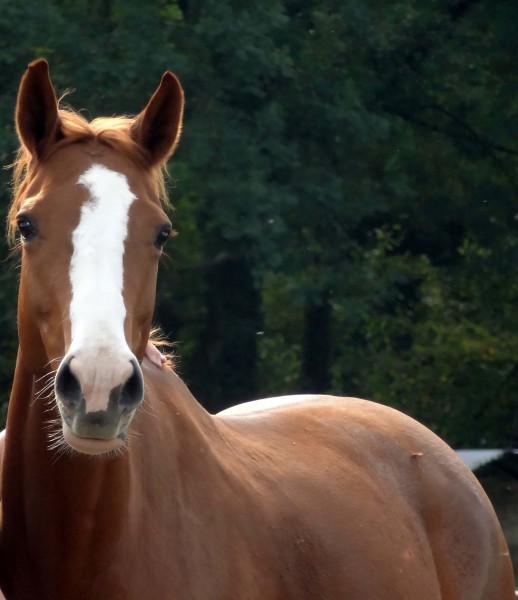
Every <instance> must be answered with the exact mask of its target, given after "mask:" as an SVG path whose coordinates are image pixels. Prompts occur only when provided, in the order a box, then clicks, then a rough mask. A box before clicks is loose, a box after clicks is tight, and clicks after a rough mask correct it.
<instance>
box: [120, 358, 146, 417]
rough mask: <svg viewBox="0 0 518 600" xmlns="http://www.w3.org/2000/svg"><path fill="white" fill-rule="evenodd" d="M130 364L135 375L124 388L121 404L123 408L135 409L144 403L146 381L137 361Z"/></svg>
mask: <svg viewBox="0 0 518 600" xmlns="http://www.w3.org/2000/svg"><path fill="white" fill-rule="evenodd" d="M130 362H131V365H132V367H133V373H132V375H131V377H130V378H129V379H128V380H127V381H126V383H124V385H123V386H122V389H121V391H120V400H119V402H120V405H121V406H122V407H124V408H128V409H133V408H135V407H136V406H137V405H138V404H140V402H142V398H143V396H144V381H143V379H142V372H141V370H140V367H139V366H138V363H137V361H136V360H134V359H132V360H131V361H130Z"/></svg>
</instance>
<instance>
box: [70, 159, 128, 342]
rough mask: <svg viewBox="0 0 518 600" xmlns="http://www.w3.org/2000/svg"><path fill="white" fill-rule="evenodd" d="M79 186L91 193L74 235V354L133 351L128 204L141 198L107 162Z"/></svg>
mask: <svg viewBox="0 0 518 600" xmlns="http://www.w3.org/2000/svg"><path fill="white" fill-rule="evenodd" d="M78 184H79V185H83V186H84V187H86V189H87V190H88V193H89V196H90V197H89V199H88V200H86V201H85V202H84V204H83V206H82V207H81V216H80V220H79V224H78V226H77V227H76V229H75V230H74V232H73V233H72V244H73V254H72V258H71V262H70V282H71V285H72V301H71V304H70V321H71V335H72V342H71V347H70V350H69V352H70V353H71V354H72V353H74V351H75V350H76V349H78V348H81V349H90V350H93V349H100V348H104V349H106V348H110V347H111V348H113V347H114V346H115V347H118V348H120V349H122V348H124V349H127V350H129V348H128V346H127V344H126V340H125V336H124V319H125V316H126V309H125V307H124V299H123V296H122V289H123V279H124V276H123V257H124V242H125V239H126V236H127V233H128V213H129V208H130V206H131V204H132V202H133V201H134V200H135V199H136V198H135V196H134V194H133V193H132V191H131V190H130V188H129V185H128V180H127V179H126V177H125V176H124V175H122V174H121V173H117V172H115V171H110V170H109V169H107V168H106V167H103V166H102V165H94V166H92V167H91V168H90V169H88V171H86V172H85V173H84V174H83V175H81V177H80V178H79V180H78Z"/></svg>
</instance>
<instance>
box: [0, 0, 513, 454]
mask: <svg viewBox="0 0 518 600" xmlns="http://www.w3.org/2000/svg"><path fill="white" fill-rule="evenodd" d="M0 9H1V13H0V14H2V20H1V22H0V130H1V132H2V135H1V136H0V162H1V163H2V164H3V165H7V164H9V163H10V162H12V160H13V156H14V151H15V149H16V140H15V135H14V128H13V121H12V114H13V109H14V104H15V99H16V92H17V88H18V83H19V80H20V77H21V75H22V73H23V72H24V70H25V67H26V64H27V63H28V62H30V61H31V60H33V59H34V58H36V57H39V56H43V57H46V58H47V59H48V60H49V62H50V65H51V73H52V77H53V80H54V83H55V85H56V88H57V90H58V93H60V94H62V93H64V92H65V91H67V90H68V89H69V88H70V86H74V92H73V93H72V94H70V95H68V96H67V97H66V98H65V100H64V102H66V103H70V104H71V105H72V106H74V107H75V108H76V109H81V108H83V107H86V109H87V111H88V112H87V114H89V115H91V116H92V117H95V116H98V115H106V114H122V113H125V114H135V113H136V112H138V111H139V110H140V109H141V108H142V107H143V104H144V103H145V101H146V99H147V97H148V96H149V94H150V93H151V92H152V91H153V90H154V89H155V87H156V85H157V84H158V81H159V78H160V75H161V73H162V72H163V71H164V70H166V69H170V70H173V71H175V72H176V73H177V74H178V75H179V77H180V78H181V80H182V83H183V85H184V87H185V91H186V97H187V107H186V120H185V126H184V134H183V137H182V142H181V144H180V148H179V150H178V151H177V153H176V155H175V157H174V158H173V160H172V161H171V173H172V179H171V181H170V195H171V198H172V200H173V203H174V205H175V212H174V214H173V220H174V224H175V228H176V229H177V231H178V236H177V237H176V238H175V239H174V240H173V241H171V242H170V245H169V246H168V254H169V257H168V258H166V259H165V260H164V262H163V268H162V272H161V274H160V279H159V286H158V298H157V310H156V319H157V322H158V323H159V324H160V325H161V326H162V327H163V329H164V330H165V332H166V334H168V336H169V337H170V339H172V340H175V341H176V342H178V346H177V353H178V354H179V356H180V357H181V360H180V364H179V371H180V374H181V375H182V377H184V378H185V379H186V381H187V382H188V384H189V385H190V387H191V389H192V390H193V392H194V393H195V395H197V396H198V398H199V399H200V400H201V401H202V402H203V403H204V404H205V406H206V407H207V408H208V409H209V410H211V411H217V410H220V409H223V408H225V407H226V406H229V405H231V404H233V403H236V402H240V401H244V400H251V399H254V398H257V397H261V396H264V395H272V394H284V393H292V392H303V391H309V392H332V393H339V394H344V395H359V396H362V397H370V398H373V399H375V400H378V401H380V402H382V403H385V404H389V405H392V406H395V407H397V408H400V409H402V410H403V411H405V412H407V413H409V414H411V415H412V416H415V417H417V418H418V419H420V420H421V421H423V422H424V423H425V424H427V425H428V426H429V427H431V428H432V429H434V430H435V431H436V432H437V433H439V434H440V435H441V436H443V437H444V438H445V439H446V440H447V441H448V442H449V443H451V444H453V445H454V446H457V447H461V446H500V447H505V446H508V445H510V444H512V443H516V437H517V435H518V311H517V310H516V307H517V306H518V276H517V275H518V171H517V166H518V147H517V146H516V139H517V135H516V134H517V131H516V128H517V122H518V120H517V117H518V103H517V97H518V96H517V93H516V92H517V90H518V85H517V84H518V81H517V78H518V73H517V71H516V68H515V65H516V63H515V60H516V56H517V55H518V37H517V36H516V30H515V24H516V22H518V5H517V4H515V3H512V2H505V1H496V2H492V3H488V2H481V1H477V0H456V1H455V0H449V1H446V0H439V1H437V2H433V3H430V2H427V3H423V2H416V1H415V0H414V1H411V0H398V1H396V0H394V1H388V2H385V3H383V4H380V3H379V2H374V1H373V0H362V2H358V1H357V0H355V1H352V0H340V1H339V2H337V1H335V0H319V2H316V1H315V0H262V1H261V2H258V3H243V2H237V1H235V0H218V1H215V0H204V1H201V0H178V1H173V0H160V1H158V0H147V1H146V2H143V1H140V0H135V1H134V2H127V1H122V0H54V1H53V2H51V1H49V0H37V1H36V0H25V2H24V3H13V2H7V0H0ZM0 177H1V184H2V188H1V190H2V210H3V212H4V213H5V212H6V210H7V206H8V203H9V199H10V190H9V173H8V172H7V171H3V172H2V173H1V175H0ZM4 255H5V257H7V256H8V249H7V247H5V250H4ZM16 260H17V257H15V256H14V257H12V258H9V259H6V260H5V261H4V263H3V269H1V270H0V323H1V332H2V333H1V336H0V352H1V354H0V356H1V360H0V385H1V394H2V395H1V399H2V402H3V403H4V406H5V403H6V402H7V399H8V394H9V389H10V383H11V377H12V369H13V365H14V361H15V357H16V332H15V327H16V323H15V322H16Z"/></svg>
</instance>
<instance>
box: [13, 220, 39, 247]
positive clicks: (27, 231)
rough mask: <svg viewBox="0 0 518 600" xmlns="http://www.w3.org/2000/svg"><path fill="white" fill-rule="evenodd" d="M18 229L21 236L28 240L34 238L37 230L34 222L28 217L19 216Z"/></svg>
mask: <svg viewBox="0 0 518 600" xmlns="http://www.w3.org/2000/svg"><path fill="white" fill-rule="evenodd" d="M17 225H18V231H19V233H20V235H21V237H22V238H23V239H24V240H25V241H27V240H30V239H31V238H33V237H34V236H35V235H36V233H37V231H36V227H35V226H34V224H33V223H32V222H31V221H30V219H29V218H28V217H19V218H18V221H17Z"/></svg>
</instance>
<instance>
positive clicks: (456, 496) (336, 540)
mask: <svg viewBox="0 0 518 600" xmlns="http://www.w3.org/2000/svg"><path fill="white" fill-rule="evenodd" d="M182 110H183V92H182V88H181V86H180V84H179V82H178V80H177V79H176V77H175V76H174V75H172V74H171V73H165V74H164V76H163V78H162V81H161V83H160V86H159V87H158V89H157V91H156V92H155V94H154V95H153V96H152V98H151V99H150V101H149V103H148V104H147V106H146V108H145V109H144V110H143V111H142V112H141V113H140V114H139V115H138V116H137V117H136V118H135V119H129V118H124V119H122V118H121V119H97V120H94V121H93V122H91V123H88V122H87V121H86V120H85V119H83V118H82V117H80V116H79V115H77V114H75V113H73V112H71V111H64V110H61V109H60V108H59V107H58V103H57V101H56V96H55V92H54V89H53V87H52V84H51V82H50V79H49V75H48V67H47V63H46V62H44V61H42V60H40V61H37V62H35V63H33V64H31V65H30V66H29V69H28V71H27V72H26V74H25V76H24V77H23V79H22V82H21V86H20V92H19V96H18V104H17V109H16V124H17V131H18V134H19V138H20V141H21V144H22V148H21V152H20V155H19V159H18V162H17V165H16V189H15V197H14V201H13V205H12V208H11V211H10V216H9V218H10V227H11V228H12V229H13V230H14V229H17V230H18V232H19V236H20V238H21V246H22V261H21V275H20V293H19V305H18V327H19V352H18V359H17V364H16V372H15V376H14V386H13V390H12V395H11V400H10V405H9V414H8V422H7V435H6V446H5V455H4V462H3V471H2V486H3V487H2V523H1V531H0V585H1V587H2V590H3V591H4V594H5V595H6V597H7V599H8V600H10V599H15V600H25V599H27V600H35V599H49V600H80V599H88V600H92V599H94V600H95V599H99V600H106V599H115V600H122V599H134V600H137V599H138V600H148V599H149V600H155V599H160V600H162V599H166V600H167V599H171V600H274V599H275V600H304V599H307V600H340V599H344V600H403V599H406V600H439V599H442V600H511V598H514V590H513V576H512V568H511V563H510V559H509V553H508V550H507V547H506V543H505V541H504V537H503V535H502V531H501V529H500V526H499V524H498V521H497V519H496V517H495V513H494V512H493V509H492V507H491V505H490V503H489V501H488V499H487V497H486V496H485V494H484V492H483V491H482V489H481V488H480V486H479V485H478V483H477V482H476V480H475V478H474V477H473V476H472V474H471V472H470V471H469V470H468V469H467V468H466V467H465V466H464V465H463V464H462V463H461V461H460V460H459V459H458V458H457V457H456V456H455V454H454V453H453V451H452V450H451V449H450V448H448V447H447V446H446V445H445V444H444V443H443V442H442V441H441V440H439V439H438V438H437V437H436V436H435V435H434V434H433V433H432V432H430V431H429V430H427V429H426V428H425V427H423V426H422V425H420V424H418V423H416V422H415V421H413V420H412V419H410V418H408V417H406V416H404V415H402V414H401V413H399V412H397V411H395V410H392V409H390V408H387V407H384V406H380V405H378V404H374V403H371V402H368V401H365V400H358V399H354V398H334V397H330V396H293V397H284V398H274V399H270V400H261V401H256V402H251V403H249V404H244V405H241V406H238V407H236V408H234V409H230V410H226V411H224V412H222V413H220V414H219V415H216V416H212V415H209V414H208V413H207V412H205V410H204V409H203V408H202V407H201V406H200V405H199V404H198V403H197V402H196V400H195V399H194V398H193V396H192V395H191V394H190V393H189V390H188V389H187V387H186V386H185V385H184V384H183V383H182V381H181V380H180V378H179V377H178V376H177V375H176V374H175V372H174V370H173V369H171V368H168V367H166V368H164V369H157V368H156V367H154V366H153V365H151V364H150V363H149V362H148V361H146V360H145V359H144V353H145V346H146V342H147V340H148V335H149V331H150V326H151V318H152V314H153V304H154V298H155V284H156V273H157V265H158V260H159V258H160V255H161V251H162V247H163V245H164V243H165V242H166V240H167V238H168V237H169V234H170V232H171V224H170V222H169V220H168V218H167V217H166V214H165V213H164V211H163V207H162V205H161V202H162V201H163V191H164V186H163V166H164V164H165V161H166V160H167V159H168V157H169V156H170V154H171V153H172V151H173V149H174V147H175V145H176V143H177V140H178V137H179V133H180V127H181V119H182ZM201 375H202V374H201ZM94 455H95V456H94Z"/></svg>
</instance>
